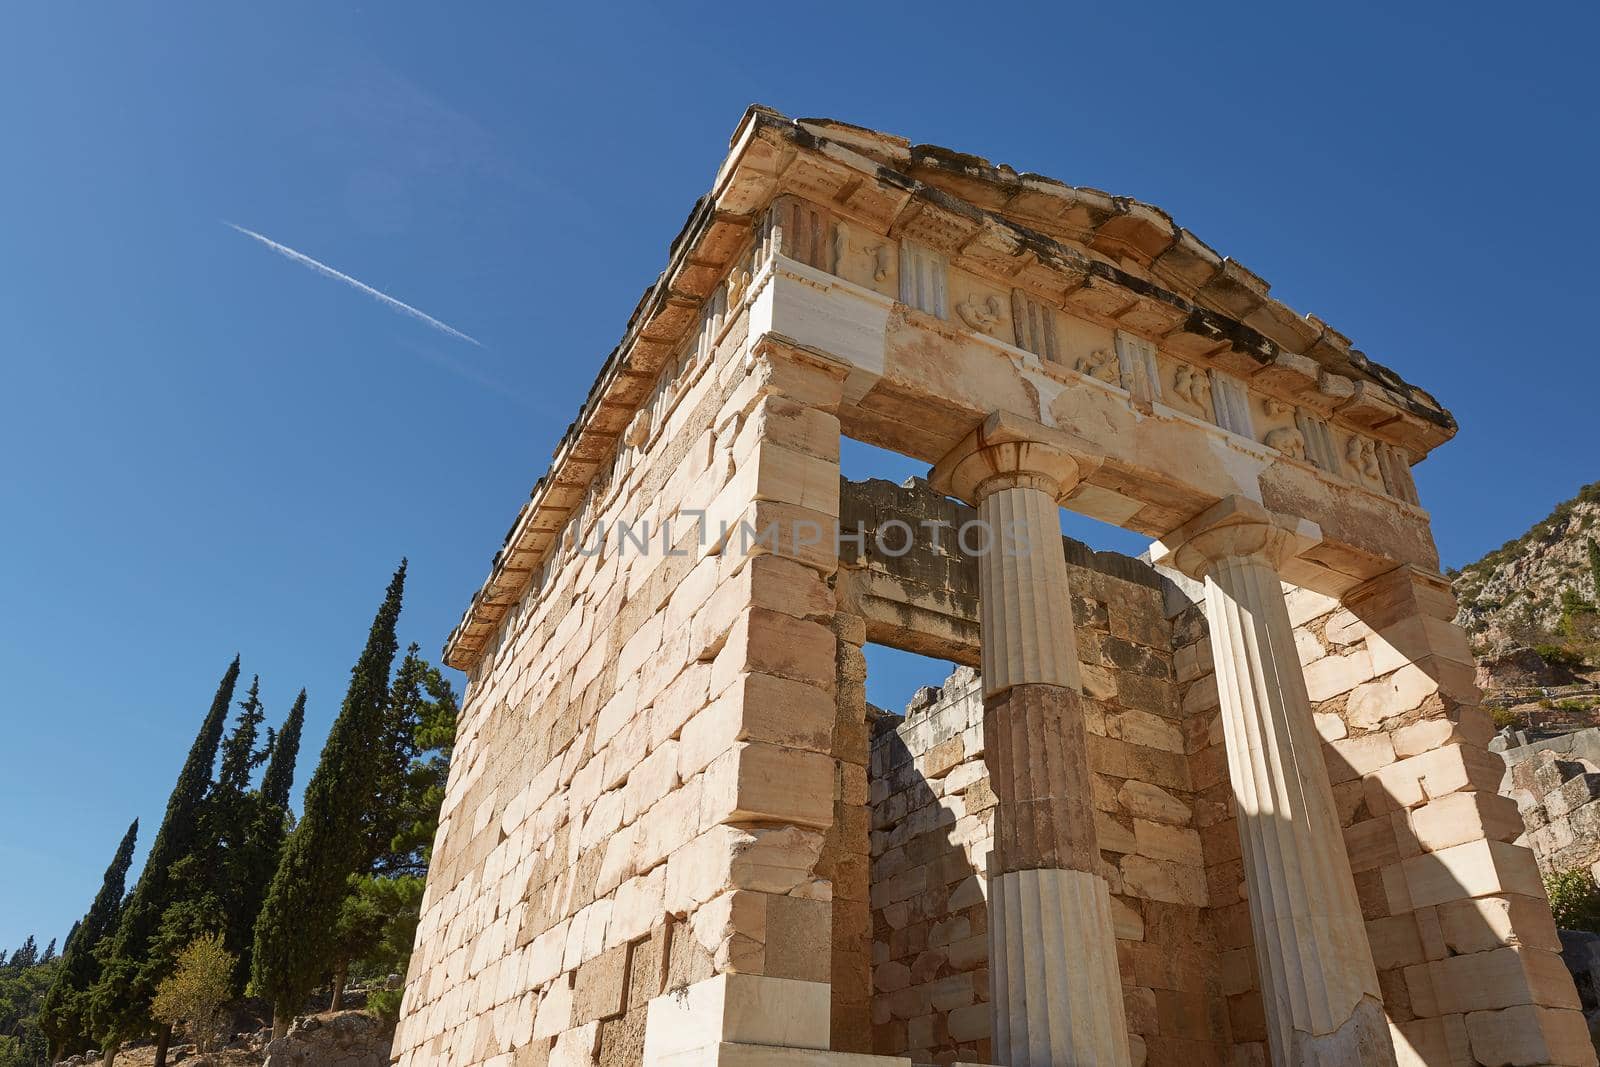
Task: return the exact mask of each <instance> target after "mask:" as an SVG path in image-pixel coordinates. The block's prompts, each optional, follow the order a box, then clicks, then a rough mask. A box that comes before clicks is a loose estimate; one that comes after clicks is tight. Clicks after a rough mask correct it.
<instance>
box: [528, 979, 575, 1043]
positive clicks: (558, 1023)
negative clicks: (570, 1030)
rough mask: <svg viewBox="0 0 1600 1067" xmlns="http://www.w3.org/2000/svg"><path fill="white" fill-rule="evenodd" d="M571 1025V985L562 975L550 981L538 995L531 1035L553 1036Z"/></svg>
mask: <svg viewBox="0 0 1600 1067" xmlns="http://www.w3.org/2000/svg"><path fill="white" fill-rule="evenodd" d="M571 1025H572V986H571V985H570V984H568V976H567V975H563V976H561V977H559V978H557V979H556V980H555V981H554V982H552V983H551V984H550V986H549V988H547V989H545V990H544V992H543V993H542V994H541V995H540V997H539V1009H538V1011H537V1012H536V1013H535V1015H534V1017H533V1036H534V1037H536V1038H539V1037H555V1036H556V1035H557V1034H559V1033H561V1032H562V1031H563V1030H565V1029H567V1027H569V1026H571Z"/></svg>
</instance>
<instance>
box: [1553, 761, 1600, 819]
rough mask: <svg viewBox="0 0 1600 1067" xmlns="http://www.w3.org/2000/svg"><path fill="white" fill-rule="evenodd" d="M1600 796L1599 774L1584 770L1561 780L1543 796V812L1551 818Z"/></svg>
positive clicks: (1567, 812)
mask: <svg viewBox="0 0 1600 1067" xmlns="http://www.w3.org/2000/svg"><path fill="white" fill-rule="evenodd" d="M1596 798H1600V774H1595V773H1593V772H1584V773H1582V774H1578V775H1575V776H1573V777H1572V778H1569V779H1567V780H1566V781H1564V782H1562V783H1561V785H1559V786H1558V787H1556V788H1555V789H1553V790H1551V791H1550V792H1548V793H1546V794H1545V796H1544V809H1545V812H1546V813H1547V814H1548V815H1550V816H1551V817H1552V818H1560V817H1561V816H1563V815H1567V814H1570V813H1571V812H1574V811H1577V810H1578V809H1579V808H1581V807H1583V806H1584V805H1585V804H1587V803H1589V802H1590V801H1591V800H1595V799H1596Z"/></svg>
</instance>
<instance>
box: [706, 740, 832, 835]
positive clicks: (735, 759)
mask: <svg viewBox="0 0 1600 1067" xmlns="http://www.w3.org/2000/svg"><path fill="white" fill-rule="evenodd" d="M701 813H702V821H703V823H705V824H708V825H709V824H712V823H719V822H721V823H734V822H742V821H760V820H773V821H777V822H788V823H794V824H795V825H797V826H813V827H818V828H821V829H826V828H827V827H828V826H830V825H832V823H833V761H832V760H831V759H829V758H828V757H827V756H824V755H822V754H821V753H817V752H803V751H800V750H798V749H792V748H782V747H780V746H778V745H769V744H763V743H748V742H740V743H738V744H737V745H736V746H735V747H734V748H732V749H730V750H729V751H727V752H725V753H724V754H723V755H721V756H719V757H718V758H717V759H716V760H714V761H713V762H712V764H711V765H710V766H709V767H708V768H706V772H705V784H704V786H703V797H702V808H701Z"/></svg>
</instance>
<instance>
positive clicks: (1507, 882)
mask: <svg viewBox="0 0 1600 1067" xmlns="http://www.w3.org/2000/svg"><path fill="white" fill-rule="evenodd" d="M1400 867H1401V868H1402V870H1403V871H1404V874H1405V887H1406V891H1407V894H1408V897H1409V900H1410V902H1411V905H1412V906H1414V907H1426V906H1428V905H1433V904H1444V903H1446V902H1448V901H1452V900H1461V899H1463V898H1466V897H1484V896H1491V895H1499V894H1505V893H1512V894H1520V895H1522V896H1526V897H1541V896H1543V895H1544V884H1543V883H1542V882H1541V881H1540V880H1539V869H1538V867H1537V866H1536V865H1535V864H1534V862H1533V854H1532V853H1530V852H1529V851H1528V850H1527V849H1525V848H1522V847H1520V846H1517V845H1508V844H1506V843H1505V842H1502V841H1471V842H1468V843H1466V844H1461V845H1455V846H1453V847H1451V848H1446V849H1441V850H1440V851H1438V852H1432V853H1427V854H1424V855H1421V856H1415V857H1413V858H1411V859H1408V860H1405V861H1403V862H1402V863H1401V864H1400Z"/></svg>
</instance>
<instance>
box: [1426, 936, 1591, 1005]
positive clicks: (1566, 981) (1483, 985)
mask: <svg viewBox="0 0 1600 1067" xmlns="http://www.w3.org/2000/svg"><path fill="white" fill-rule="evenodd" d="M1428 967H1429V968H1430V969H1431V972H1432V978H1433V989H1434V995H1435V997H1436V1004H1437V1006H1438V1009H1439V1011H1440V1012H1441V1013H1451V1012H1472V1011H1486V1010H1493V1009H1498V1008H1504V1007H1510V1006H1512V1005H1516V1004H1540V1005H1545V1006H1550V1007H1563V1008H1576V1007H1578V994H1577V990H1576V989H1575V988H1574V987H1573V984H1572V976H1571V974H1569V973H1568V972H1567V968H1566V966H1565V965H1564V964H1563V963H1562V962H1561V957H1560V955H1559V954H1557V953H1554V952H1548V951H1545V950H1544V949H1536V948H1524V947H1521V946H1512V945H1508V946H1505V947H1502V948H1496V949H1490V950H1489V951H1488V952H1475V953H1472V954H1471V955H1467V956H1451V957H1448V958H1447V959H1442V960H1435V961H1433V962H1432V963H1430V964H1428Z"/></svg>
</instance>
